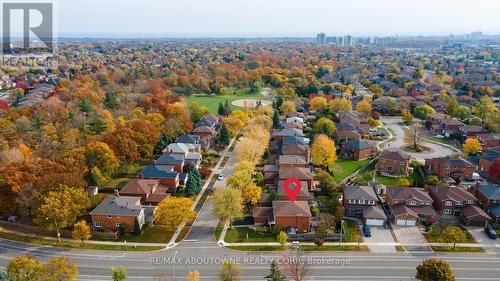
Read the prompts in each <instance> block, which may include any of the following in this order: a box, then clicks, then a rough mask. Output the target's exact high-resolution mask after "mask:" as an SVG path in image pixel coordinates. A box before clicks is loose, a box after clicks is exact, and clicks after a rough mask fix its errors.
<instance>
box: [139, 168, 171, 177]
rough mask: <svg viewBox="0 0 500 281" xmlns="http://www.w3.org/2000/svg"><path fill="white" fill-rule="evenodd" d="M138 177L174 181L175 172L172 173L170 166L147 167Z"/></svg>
mask: <svg viewBox="0 0 500 281" xmlns="http://www.w3.org/2000/svg"><path fill="white" fill-rule="evenodd" d="M139 175H140V176H143V177H144V178H149V179H175V178H176V177H177V172H175V171H174V168H173V167H172V166H165V165H149V166H146V168H144V170H142V171H141V172H140V173H139Z"/></svg>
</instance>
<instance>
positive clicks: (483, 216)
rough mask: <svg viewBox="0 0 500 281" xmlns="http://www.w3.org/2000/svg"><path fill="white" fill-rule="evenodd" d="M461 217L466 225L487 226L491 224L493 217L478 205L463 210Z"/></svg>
mask: <svg viewBox="0 0 500 281" xmlns="http://www.w3.org/2000/svg"><path fill="white" fill-rule="evenodd" d="M460 217H461V218H462V220H463V221H464V223H465V224H466V225H474V226H486V224H488V223H489V222H491V217H490V216H489V215H488V214H487V213H486V212H485V211H483V209H481V208H479V207H478V206H476V205H468V206H466V207H465V208H463V209H462V213H461V214H460Z"/></svg>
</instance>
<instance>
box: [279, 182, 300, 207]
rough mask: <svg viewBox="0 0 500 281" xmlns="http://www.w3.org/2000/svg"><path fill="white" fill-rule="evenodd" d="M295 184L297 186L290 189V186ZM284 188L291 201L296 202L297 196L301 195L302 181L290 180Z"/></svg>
mask: <svg viewBox="0 0 500 281" xmlns="http://www.w3.org/2000/svg"><path fill="white" fill-rule="evenodd" d="M291 183H293V184H294V185H295V186H292V188H294V187H295V188H294V189H290V184H291ZM283 188H284V189H285V192H286V195H287V196H288V199H290V201H292V202H294V201H295V199H296V198H297V196H298V195H299V193H300V189H301V188H302V186H301V185H300V181H299V179H298V178H288V179H287V180H286V181H285V183H284V184H283Z"/></svg>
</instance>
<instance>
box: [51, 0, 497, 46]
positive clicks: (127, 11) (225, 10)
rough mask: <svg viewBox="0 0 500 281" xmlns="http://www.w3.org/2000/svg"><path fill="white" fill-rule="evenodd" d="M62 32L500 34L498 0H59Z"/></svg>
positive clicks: (96, 34)
mask: <svg viewBox="0 0 500 281" xmlns="http://www.w3.org/2000/svg"><path fill="white" fill-rule="evenodd" d="M57 10H58V12H57V15H58V17H57V22H58V33H59V35H60V36H61V37H64V36H70V37H79V36H84V37H285V36H290V37H314V36H315V35H316V33H318V32H325V33H327V34H330V35H345V34H350V35H354V36H390V35H449V34H465V33H470V32H474V31H482V32H483V33H485V34H500V15H499V11H500V1H499V0H343V1H340V0H57Z"/></svg>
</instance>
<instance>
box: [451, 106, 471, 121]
mask: <svg viewBox="0 0 500 281" xmlns="http://www.w3.org/2000/svg"><path fill="white" fill-rule="evenodd" d="M471 114H472V113H471V111H470V108H468V107H467V106H464V105H460V106H458V107H457V108H455V110H454V111H453V114H452V116H453V117H455V118H458V120H460V121H464V120H467V119H469V117H470V116H471Z"/></svg>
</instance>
